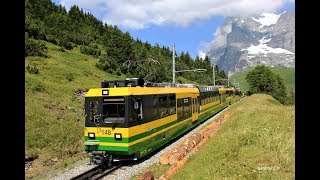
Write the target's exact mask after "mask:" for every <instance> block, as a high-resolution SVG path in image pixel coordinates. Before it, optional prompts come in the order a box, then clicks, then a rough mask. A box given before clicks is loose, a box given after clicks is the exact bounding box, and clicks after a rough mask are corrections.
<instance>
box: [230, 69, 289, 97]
mask: <svg viewBox="0 0 320 180" xmlns="http://www.w3.org/2000/svg"><path fill="white" fill-rule="evenodd" d="M269 68H270V69H271V71H272V72H273V73H276V74H279V75H280V77H282V78H283V80H284V82H285V84H286V85H287V90H291V89H295V69H294V68H288V67H269ZM252 69H253V68H248V69H246V70H244V71H241V72H237V73H235V74H233V75H232V76H231V77H230V82H231V83H234V79H235V82H239V84H240V89H241V90H242V91H243V92H247V91H248V90H249V84H248V83H247V81H246V79H245V78H246V75H247V74H248V72H249V71H250V70H252Z"/></svg>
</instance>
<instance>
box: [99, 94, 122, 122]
mask: <svg viewBox="0 0 320 180" xmlns="http://www.w3.org/2000/svg"><path fill="white" fill-rule="evenodd" d="M102 117H103V122H104V123H124V121H125V99H124V97H107V98H104V99H103V115H102Z"/></svg>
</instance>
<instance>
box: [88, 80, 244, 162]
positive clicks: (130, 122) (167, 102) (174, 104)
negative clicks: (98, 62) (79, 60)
mask: <svg viewBox="0 0 320 180" xmlns="http://www.w3.org/2000/svg"><path fill="white" fill-rule="evenodd" d="M240 98H241V90H240V89H238V88H233V87H225V86H199V85H195V84H175V83H150V82H144V80H143V79H141V78H126V79H125V80H109V81H108V80H103V81H101V87H100V88H91V89H89V91H88V92H87V93H86V95H85V101H84V108H85V123H84V152H85V153H89V154H90V156H89V157H90V158H89V159H90V164H96V165H101V164H107V165H111V164H112V163H114V162H119V161H128V160H129V161H130V160H133V161H134V160H138V159H140V158H143V157H145V156H147V155H149V154H150V153H152V152H154V151H155V150H157V149H159V148H160V147H162V146H164V145H165V144H167V143H168V142H170V141H172V140H173V139H175V138H177V137H178V136H180V135H181V134H183V133H185V132H186V131H188V130H190V129H191V128H193V127H195V126H197V125H198V124H199V123H201V122H203V121H205V120H207V119H208V118H209V117H211V116H213V115H214V114H216V113H217V112H219V111H221V110H222V109H224V108H226V107H227V106H229V105H231V104H232V103H234V102H236V101H238V100H239V99H240Z"/></svg>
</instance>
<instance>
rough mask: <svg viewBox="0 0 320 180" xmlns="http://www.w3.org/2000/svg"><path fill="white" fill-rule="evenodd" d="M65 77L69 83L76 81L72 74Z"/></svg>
mask: <svg viewBox="0 0 320 180" xmlns="http://www.w3.org/2000/svg"><path fill="white" fill-rule="evenodd" d="M65 77H66V79H67V80H68V81H73V80H74V75H73V74H72V73H67V74H66V76H65Z"/></svg>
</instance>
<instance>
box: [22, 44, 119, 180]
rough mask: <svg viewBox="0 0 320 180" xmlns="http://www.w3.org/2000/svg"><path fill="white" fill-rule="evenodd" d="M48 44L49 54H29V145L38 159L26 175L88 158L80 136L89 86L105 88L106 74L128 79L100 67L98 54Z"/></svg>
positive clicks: (28, 152)
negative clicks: (101, 85)
mask: <svg viewBox="0 0 320 180" xmlns="http://www.w3.org/2000/svg"><path fill="white" fill-rule="evenodd" d="M46 45H47V47H48V56H49V57H48V58H43V57H37V56H30V57H26V58H25V66H26V72H25V131H26V132H25V146H26V148H25V149H26V155H27V156H29V157H34V158H36V159H35V160H34V161H33V162H32V168H29V169H27V170H26V178H27V179H28V178H31V177H34V176H35V175H37V174H42V175H45V174H44V173H43V172H46V171H48V170H49V169H57V168H59V167H60V168H64V167H66V166H68V165H71V164H72V163H73V162H74V161H76V160H79V159H81V158H85V159H87V158H88V157H86V156H84V155H83V154H82V151H83V138H81V137H83V115H84V111H83V103H84V102H83V100H84V97H83V95H84V91H86V90H87V89H89V88H93V87H100V82H101V80H104V79H108V80H113V79H124V78H125V77H124V76H117V75H112V74H108V73H106V72H104V71H102V70H100V69H98V68H96V67H95V64H96V62H97V61H98V59H96V58H93V57H92V56H88V55H84V54H81V53H80V49H79V47H75V48H74V49H73V50H71V51H68V50H67V51H65V52H61V51H59V49H60V47H59V46H57V45H54V44H51V43H47V42H46ZM28 67H29V68H28ZM31 67H32V68H31ZM31 69H37V70H38V73H35V72H36V70H33V71H32V70H31Z"/></svg>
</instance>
